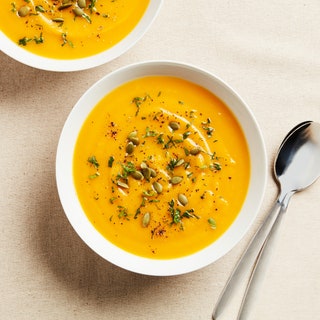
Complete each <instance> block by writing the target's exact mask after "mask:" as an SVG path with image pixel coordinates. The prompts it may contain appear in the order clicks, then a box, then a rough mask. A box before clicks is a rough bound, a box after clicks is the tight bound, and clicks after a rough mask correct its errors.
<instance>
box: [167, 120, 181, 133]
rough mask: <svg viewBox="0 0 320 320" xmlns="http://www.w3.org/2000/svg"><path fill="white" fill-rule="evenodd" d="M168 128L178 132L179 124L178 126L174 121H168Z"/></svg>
mask: <svg viewBox="0 0 320 320" xmlns="http://www.w3.org/2000/svg"><path fill="white" fill-rule="evenodd" d="M169 127H170V128H171V129H172V130H174V131H176V130H179V129H180V124H179V123H178V122H176V121H170V122H169Z"/></svg>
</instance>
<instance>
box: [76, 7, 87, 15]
mask: <svg viewBox="0 0 320 320" xmlns="http://www.w3.org/2000/svg"><path fill="white" fill-rule="evenodd" d="M73 12H74V14H75V15H76V16H78V17H82V16H83V15H84V14H85V13H84V11H83V10H82V9H81V8H79V7H75V8H74V9H73Z"/></svg>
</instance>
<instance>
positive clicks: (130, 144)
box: [126, 142, 134, 154]
mask: <svg viewBox="0 0 320 320" xmlns="http://www.w3.org/2000/svg"><path fill="white" fill-rule="evenodd" d="M133 150H134V144H133V143H132V142H129V143H128V144H127V146H126V152H127V154H131V153H132V152H133Z"/></svg>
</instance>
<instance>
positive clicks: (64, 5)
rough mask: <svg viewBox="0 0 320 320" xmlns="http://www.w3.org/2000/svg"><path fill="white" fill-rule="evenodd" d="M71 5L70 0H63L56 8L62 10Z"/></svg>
mask: <svg viewBox="0 0 320 320" xmlns="http://www.w3.org/2000/svg"><path fill="white" fill-rule="evenodd" d="M71 6H72V2H70V1H69V2H64V3H62V5H61V6H60V7H58V10H60V11H61V10H64V9H67V8H69V7H71Z"/></svg>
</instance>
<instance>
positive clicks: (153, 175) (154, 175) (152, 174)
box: [149, 168, 157, 178]
mask: <svg viewBox="0 0 320 320" xmlns="http://www.w3.org/2000/svg"><path fill="white" fill-rule="evenodd" d="M149 169H150V176H151V177H152V178H155V177H156V176H157V172H156V170H154V169H152V168H149Z"/></svg>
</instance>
